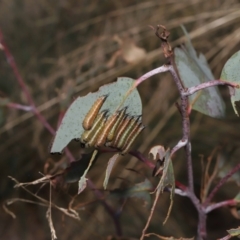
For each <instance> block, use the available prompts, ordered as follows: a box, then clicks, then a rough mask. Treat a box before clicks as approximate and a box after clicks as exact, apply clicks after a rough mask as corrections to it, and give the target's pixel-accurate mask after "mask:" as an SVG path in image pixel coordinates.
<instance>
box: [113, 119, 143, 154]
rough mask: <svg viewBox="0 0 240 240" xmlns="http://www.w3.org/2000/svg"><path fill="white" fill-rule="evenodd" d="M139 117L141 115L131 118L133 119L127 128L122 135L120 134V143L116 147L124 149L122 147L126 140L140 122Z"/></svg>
mask: <svg viewBox="0 0 240 240" xmlns="http://www.w3.org/2000/svg"><path fill="white" fill-rule="evenodd" d="M139 118H140V117H138V118H135V117H133V118H132V119H131V121H130V122H129V124H128V126H127V128H126V130H125V131H124V132H123V133H122V135H121V136H120V139H119V141H118V143H117V145H116V148H118V149H122V148H123V146H124V145H125V143H126V140H127V138H128V136H129V134H130V133H131V132H132V130H133V128H134V127H135V126H136V125H138V124H139V122H138V120H139Z"/></svg>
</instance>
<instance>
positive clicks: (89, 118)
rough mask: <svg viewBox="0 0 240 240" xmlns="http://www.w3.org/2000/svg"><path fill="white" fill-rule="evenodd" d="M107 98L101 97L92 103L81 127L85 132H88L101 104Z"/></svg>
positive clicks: (105, 96)
mask: <svg viewBox="0 0 240 240" xmlns="http://www.w3.org/2000/svg"><path fill="white" fill-rule="evenodd" d="M107 97H108V95H103V96H101V97H99V98H98V99H97V100H96V101H95V102H94V104H93V105H92V107H91V108H90V110H89V111H88V113H87V114H86V116H85V118H84V120H83V122H82V126H83V128H84V129H85V130H90V129H91V128H92V126H93V123H94V120H95V119H96V117H97V115H98V112H99V110H100V108H101V107H102V105H103V103H104V102H105V100H106V99H107Z"/></svg>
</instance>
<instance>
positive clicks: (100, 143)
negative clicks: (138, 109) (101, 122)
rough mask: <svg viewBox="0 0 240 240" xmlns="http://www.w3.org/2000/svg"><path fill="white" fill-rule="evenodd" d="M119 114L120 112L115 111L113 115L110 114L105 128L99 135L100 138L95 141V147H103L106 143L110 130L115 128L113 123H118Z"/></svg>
mask: <svg viewBox="0 0 240 240" xmlns="http://www.w3.org/2000/svg"><path fill="white" fill-rule="evenodd" d="M119 115H120V112H115V113H114V114H113V115H112V116H110V117H109V118H108V119H107V121H106V123H105V126H104V129H103V130H102V132H101V135H99V136H98V139H97V141H96V143H95V147H101V146H103V145H104V144H105V143H106V141H107V136H108V134H109V132H110V130H111V129H112V128H113V125H114V124H115V123H116V121H117V119H118V117H119Z"/></svg>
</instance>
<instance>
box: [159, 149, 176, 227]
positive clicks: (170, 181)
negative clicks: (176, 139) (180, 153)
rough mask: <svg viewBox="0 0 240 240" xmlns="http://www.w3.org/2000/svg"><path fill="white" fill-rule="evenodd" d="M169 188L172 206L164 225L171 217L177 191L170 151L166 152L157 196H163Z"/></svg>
mask: <svg viewBox="0 0 240 240" xmlns="http://www.w3.org/2000/svg"><path fill="white" fill-rule="evenodd" d="M160 147H161V148H159V151H162V146H160ZM167 186H171V190H170V201H171V202H170V206H169V208H168V213H167V216H166V218H165V220H164V222H163V224H165V223H166V221H167V220H168V217H169V215H170V212H171V209H172V205H173V196H174V191H175V177H174V171H173V165H172V160H171V158H170V150H169V149H168V150H167V151H166V152H165V156H164V163H163V172H162V176H161V178H160V181H159V183H158V185H157V187H156V190H155V191H156V194H161V193H163V191H164V188H165V187H167Z"/></svg>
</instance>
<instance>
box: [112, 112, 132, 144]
mask: <svg viewBox="0 0 240 240" xmlns="http://www.w3.org/2000/svg"><path fill="white" fill-rule="evenodd" d="M131 120H132V117H129V116H128V115H126V117H125V118H124V120H123V122H122V123H121V125H120V126H119V128H118V129H117V131H116V135H115V137H114V139H113V141H112V144H111V147H114V148H116V147H117V146H118V143H119V140H120V139H121V137H122V135H123V133H124V131H125V130H126V129H127V127H128V125H129V123H130V122H131Z"/></svg>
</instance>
